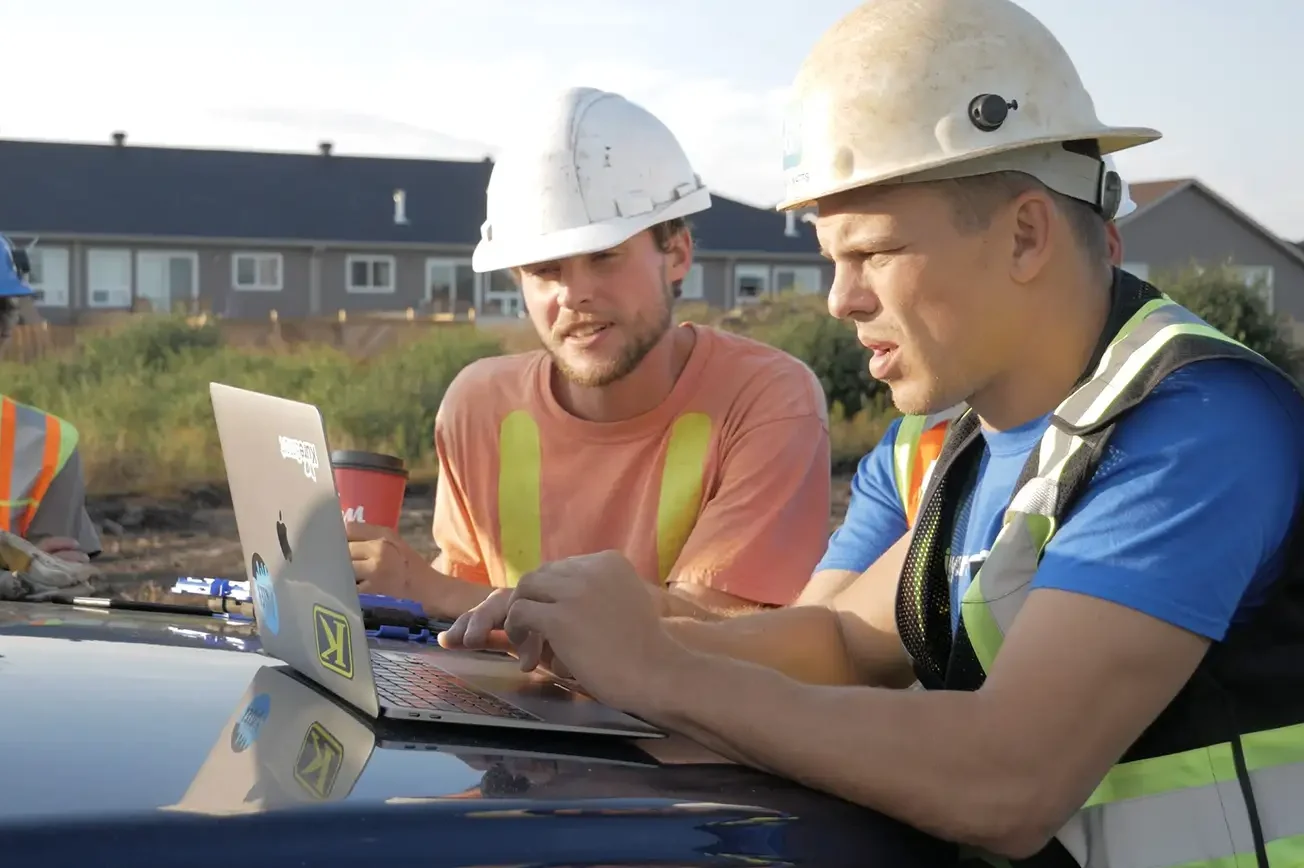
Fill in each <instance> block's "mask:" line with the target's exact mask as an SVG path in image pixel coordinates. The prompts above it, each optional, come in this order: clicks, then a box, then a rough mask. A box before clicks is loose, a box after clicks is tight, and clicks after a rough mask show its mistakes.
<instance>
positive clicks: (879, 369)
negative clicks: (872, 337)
mask: <svg viewBox="0 0 1304 868" xmlns="http://www.w3.org/2000/svg"><path fill="white" fill-rule="evenodd" d="M861 344H862V345H863V346H864V347H865V349H867V350H869V351H870V352H871V353H873V356H872V357H871V358H870V360H869V375H870V376H871V377H873V378H874V379H876V380H883V379H887V378H888V377H890V376H891V375H892V374H893V373H894V372H895V370H896V365H895V362H896V356H897V345H896V344H894V343H892V342H891V341H861Z"/></svg>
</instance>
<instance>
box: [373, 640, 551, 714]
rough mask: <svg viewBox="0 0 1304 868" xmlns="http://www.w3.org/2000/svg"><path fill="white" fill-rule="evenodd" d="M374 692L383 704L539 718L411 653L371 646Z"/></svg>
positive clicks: (437, 710)
mask: <svg viewBox="0 0 1304 868" xmlns="http://www.w3.org/2000/svg"><path fill="white" fill-rule="evenodd" d="M371 667H372V671H373V673H374V674H375V678H376V693H378V694H379V695H380V698H381V699H382V700H383V701H384V703H385V704H386V705H391V706H397V707H399V708H415V709H423V710H429V711H436V712H439V711H443V712H461V713H462V714H477V715H484V716H488V717H506V718H513V719H515V720H539V718H538V716H536V715H533V714H531V713H530V712H528V711H525V710H523V709H521V708H518V707H517V706H515V705H512V704H511V703H510V702H504V701H503V700H501V699H499V698H497V697H496V696H491V695H489V694H488V693H484V692H483V691H480V690H476V689H475V688H474V687H472V686H471V685H469V684H467V683H466V682H465V681H463V680H462V679H460V678H458V677H456V676H455V675H452V674H451V673H449V672H446V671H444V670H443V669H440V668H439V667H438V666H435V665H433V664H431V663H429V662H428V661H426V660H424V659H423V658H421V657H420V656H418V655H415V654H393V653H389V652H385V651H376V650H372V652H371Z"/></svg>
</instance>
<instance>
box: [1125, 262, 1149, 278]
mask: <svg viewBox="0 0 1304 868" xmlns="http://www.w3.org/2000/svg"><path fill="white" fill-rule="evenodd" d="M1119 268H1121V269H1123V270H1124V271H1126V272H1129V273H1131V274H1134V275H1136V276H1137V277H1138V278H1139V279H1141V280H1149V279H1150V263H1148V262H1124V263H1123V264H1122V265H1120V266H1119Z"/></svg>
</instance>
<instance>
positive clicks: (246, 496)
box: [209, 383, 380, 717]
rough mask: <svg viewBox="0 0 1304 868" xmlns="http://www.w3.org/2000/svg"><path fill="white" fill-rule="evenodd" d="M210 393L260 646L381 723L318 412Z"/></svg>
mask: <svg viewBox="0 0 1304 868" xmlns="http://www.w3.org/2000/svg"><path fill="white" fill-rule="evenodd" d="M209 394H210V396H211V398H212V401H213V413H214V416H215V417H216V420H217V432H218V437H219V439H220V441H221V445H222V459H223V461H224V462H225V464H226V475H227V480H228V483H229V484H230V487H231V503H232V507H233V509H234V512H235V520H236V527H237V529H238V532H239V534H240V546H241V549H242V550H243V552H244V560H245V572H246V575H247V577H248V579H249V583H250V588H251V590H252V592H253V593H252V596H253V598H254V611H255V613H256V615H257V619H258V633H259V640H260V641H261V643H262V646H263V647H264V648H265V649H266V650H267V653H269V654H271V655H272V656H274V657H277V658H279V659H281V660H283V661H285V662H286V663H288V664H290V666H292V667H294V668H295V669H297V670H298V671H299V672H301V673H303V674H304V675H305V676H307V677H308V678H311V679H312V680H314V681H316V682H317V683H318V684H320V685H322V686H323V687H325V688H326V689H327V690H330V691H331V692H333V693H335V694H336V695H338V696H339V697H340V698H342V699H344V700H345V701H346V702H348V703H350V704H351V705H353V706H354V707H356V708H358V709H359V710H361V711H363V712H364V713H366V714H368V715H370V716H371V717H376V716H378V715H379V713H380V709H379V704H378V701H377V697H376V685H375V681H374V680H373V676H372V671H371V657H370V654H369V652H368V648H367V634H366V631H365V629H364V627H363V623H362V609H361V606H360V604H359V601H358V589H357V584H356V578H355V576H354V572H353V563H352V560H351V558H350V556H349V543H348V537H347V535H346V534H345V532H344V521H343V518H342V517H341V514H340V502H339V496H338V495H337V493H336V491H335V478H334V475H333V474H332V472H331V466H330V449H329V446H328V444H327V442H326V432H325V427H324V426H323V424H322V417H321V413H320V412H319V411H318V410H317V408H316V407H314V406H313V405H311V404H305V403H301V402H298V401H291V400H288V399H286V398H278V397H275V396H273V395H265V394H262V393H261V392H252V391H248V390H245V389H237V388H235V387H233V386H227V385H223V384H221V383H210V384H209Z"/></svg>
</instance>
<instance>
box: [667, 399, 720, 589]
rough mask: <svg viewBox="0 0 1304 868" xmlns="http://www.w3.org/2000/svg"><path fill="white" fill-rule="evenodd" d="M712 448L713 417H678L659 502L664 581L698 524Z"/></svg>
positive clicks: (685, 415) (671, 436) (697, 415)
mask: <svg viewBox="0 0 1304 868" xmlns="http://www.w3.org/2000/svg"><path fill="white" fill-rule="evenodd" d="M710 449H711V417H710V416H708V415H707V414H706V413H686V414H684V415H683V416H680V417H679V418H678V419H676V420H675V424H674V427H672V428H671V429H670V442H669V443H667V444H666V458H665V465H664V467H663V468H662V471H661V494H660V497H659V500H658V501H657V571H658V573H659V574H660V575H659V578H660V579H661V581H662V582H665V580H666V579H667V578H668V577H669V576H670V571H671V570H672V569H674V566H675V561H677V560H679V553H680V552H681V551H683V549H684V543H686V542H687V541H688V535H689V534H690V533H692V532H693V525H694V524H696V523H697V513H698V508H699V507H700V506H701V503H702V477H703V474H704V472H705V470H706V456H707V453H708V452H709V451H710Z"/></svg>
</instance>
